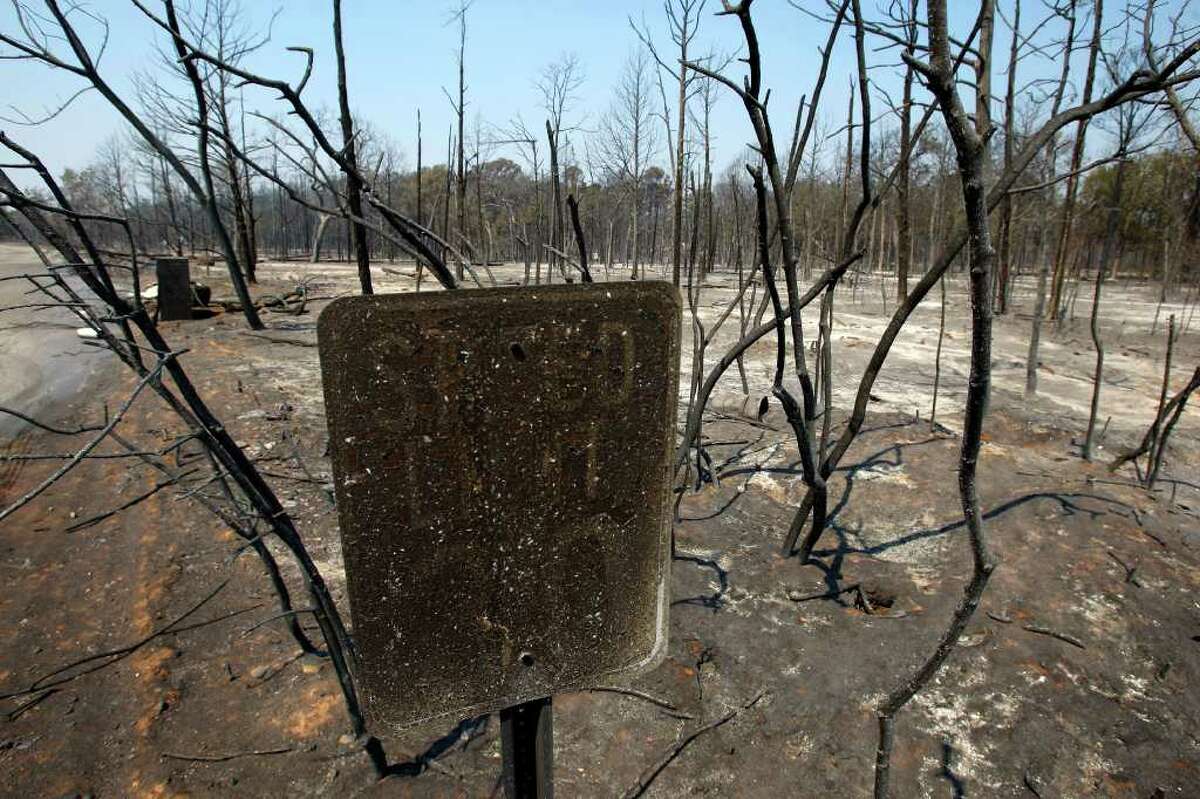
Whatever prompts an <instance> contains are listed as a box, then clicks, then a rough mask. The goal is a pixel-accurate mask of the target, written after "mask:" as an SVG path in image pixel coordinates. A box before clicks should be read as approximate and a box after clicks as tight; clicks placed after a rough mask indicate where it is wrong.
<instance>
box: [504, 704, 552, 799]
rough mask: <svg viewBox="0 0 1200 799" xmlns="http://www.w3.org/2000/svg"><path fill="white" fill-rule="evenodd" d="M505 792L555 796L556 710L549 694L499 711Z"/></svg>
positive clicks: (531, 798) (534, 798)
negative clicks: (543, 697)
mask: <svg viewBox="0 0 1200 799" xmlns="http://www.w3.org/2000/svg"><path fill="white" fill-rule="evenodd" d="M500 744H501V751H502V753H503V757H504V795H505V796H506V797H508V799H554V710H553V706H552V705H551V701H550V697H546V698H545V699H534V700H533V701H532V702H523V703H521V704H519V705H513V706H512V707H507V708H505V709H504V710H501V711H500Z"/></svg>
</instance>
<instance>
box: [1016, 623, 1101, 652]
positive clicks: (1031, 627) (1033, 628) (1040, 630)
mask: <svg viewBox="0 0 1200 799" xmlns="http://www.w3.org/2000/svg"><path fill="white" fill-rule="evenodd" d="M1022 629H1024V630H1028V631H1029V632H1031V633H1037V634H1038V635H1048V636H1050V637H1051V638H1057V639H1058V640H1060V641H1065V642H1066V643H1068V644H1070V645H1071V646H1077V647H1079V648H1080V649H1087V647H1086V646H1084V644H1083V642H1082V641H1080V640H1079V639H1078V638H1076V637H1074V636H1072V635H1067V634H1066V633H1060V632H1058V631H1057V630H1051V629H1050V628H1049V627H1040V626H1038V625H1036V624H1026V625H1024V627H1023V628H1022Z"/></svg>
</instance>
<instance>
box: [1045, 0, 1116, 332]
mask: <svg viewBox="0 0 1200 799" xmlns="http://www.w3.org/2000/svg"><path fill="white" fill-rule="evenodd" d="M1072 7H1073V4H1072ZM1103 18H1104V0H1095V3H1094V5H1093V7H1092V41H1091V44H1090V45H1089V46H1088V66H1087V75H1086V76H1085V77H1084V80H1083V102H1084V103H1087V102H1088V101H1090V100H1091V99H1092V91H1093V87H1094V85H1095V81H1096V63H1097V60H1098V59H1099V56H1100V44H1101V38H1102V36H1103V35H1104V27H1103ZM1089 121H1090V119H1087V118H1085V119H1081V120H1079V123H1078V124H1077V125H1076V127H1075V142H1074V144H1073V146H1072V148H1071V165H1070V167H1069V168H1068V170H1067V189H1066V196H1065V197H1064V199H1063V204H1062V210H1061V212H1060V216H1059V220H1058V247H1057V249H1056V250H1055V254H1054V271H1053V273H1052V277H1051V281H1050V314H1051V318H1053V319H1055V320H1056V321H1057V320H1060V319H1062V314H1063V311H1064V297H1063V287H1064V286H1065V284H1066V273H1067V257H1068V250H1069V245H1070V241H1071V229H1072V225H1073V224H1074V222H1075V198H1076V195H1077V194H1078V189H1079V171H1080V167H1081V166H1082V164H1083V153H1084V144H1085V141H1086V138H1087V128H1088V122H1089Z"/></svg>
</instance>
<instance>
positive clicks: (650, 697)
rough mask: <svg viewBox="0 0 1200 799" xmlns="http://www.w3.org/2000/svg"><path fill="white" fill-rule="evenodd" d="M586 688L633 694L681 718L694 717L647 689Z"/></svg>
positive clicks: (595, 691)
mask: <svg viewBox="0 0 1200 799" xmlns="http://www.w3.org/2000/svg"><path fill="white" fill-rule="evenodd" d="M585 690H587V691H588V692H590V693H608V694H621V695H622V696H632V697H634V698H635V699H642V700H645V701H647V702H649V703H650V704H652V705H656V706H658V707H661V708H663V709H664V710H669V711H671V713H673V714H674V715H676V716H678V717H679V718H685V719H690V718H692V716H691V715H690V714H688V713H683V712H682V711H680V710H679V708H677V707H675V705H673V704H671V703H670V702H668V701H667V700H665V699H660V698H659V697H657V696H654V695H653V694H648V693H646V692H645V691H639V690H637V689H636V688H618V687H616V686H609V685H594V686H592V687H591V688H587V689H585Z"/></svg>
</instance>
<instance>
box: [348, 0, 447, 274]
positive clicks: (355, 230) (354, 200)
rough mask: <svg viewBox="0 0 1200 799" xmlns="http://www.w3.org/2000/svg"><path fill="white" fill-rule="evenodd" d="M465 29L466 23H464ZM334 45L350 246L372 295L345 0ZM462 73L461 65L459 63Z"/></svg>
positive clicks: (359, 271) (359, 270) (359, 272)
mask: <svg viewBox="0 0 1200 799" xmlns="http://www.w3.org/2000/svg"><path fill="white" fill-rule="evenodd" d="M463 25H464V30H465V26H466V23H465V22H464V23H463ZM333 45H334V52H335V53H336V55H337V87H338V90H337V91H338V111H339V114H340V116H339V121H340V122H341V126H342V157H343V158H344V159H345V161H346V164H347V166H348V167H349V168H348V169H346V170H345V175H346V205H347V206H348V207H349V211H350V215H351V219H350V243H351V246H352V247H353V248H354V260H355V263H357V264H358V284H359V287H360V288H361V289H362V293H363V294H373V293H374V291H373V290H372V288H371V254H370V249H369V243H368V241H367V228H366V226H365V225H364V224H363V223H362V219H363V202H362V192H363V182H362V178H361V177H360V175H359V171H358V146H357V144H356V142H355V140H354V119H353V118H352V117H351V116H350V95H349V93H348V91H347V90H346V51H345V47H344V46H343V45H342V0H333ZM460 74H461V62H460Z"/></svg>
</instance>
